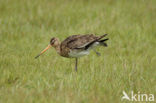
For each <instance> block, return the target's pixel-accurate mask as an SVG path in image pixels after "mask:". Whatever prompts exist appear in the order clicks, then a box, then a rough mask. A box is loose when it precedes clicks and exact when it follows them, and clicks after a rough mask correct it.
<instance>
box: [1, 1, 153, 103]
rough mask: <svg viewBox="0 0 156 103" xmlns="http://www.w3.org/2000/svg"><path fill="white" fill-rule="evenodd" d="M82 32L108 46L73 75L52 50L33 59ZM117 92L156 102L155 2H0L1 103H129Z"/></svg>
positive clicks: (71, 63) (71, 62) (84, 59)
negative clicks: (144, 96)
mask: <svg viewBox="0 0 156 103" xmlns="http://www.w3.org/2000/svg"><path fill="white" fill-rule="evenodd" d="M87 33H95V34H97V35H101V34H104V33H108V34H109V38H110V40H109V41H108V47H107V48H98V51H99V52H100V53H101V56H100V57H98V56H96V54H95V53H94V52H91V54H90V55H89V56H85V57H82V58H81V59H80V60H79V65H78V72H77V73H76V72H75V71H74V63H75V61H74V60H73V59H66V58H63V57H60V56H58V55H57V53H56V51H54V49H51V50H48V51H47V53H45V54H44V55H42V56H41V57H40V58H39V59H34V57H35V56H36V55H37V54H38V53H39V52H40V51H41V50H42V49H44V48H45V47H46V46H47V45H48V43H49V40H50V38H51V37H58V38H60V40H63V39H65V38H66V37H68V36H70V35H73V34H87ZM123 90H124V91H126V92H127V93H128V94H130V92H131V91H134V92H135V93H138V92H139V91H140V93H147V94H149V93H152V94H155V96H156V1H155V0H55V1H54V0H0V103H50V102H51V103H121V102H125V103H130V102H129V101H126V100H124V101H121V97H122V91H123ZM155 99H156V98H155ZM155 101H156V100H155Z"/></svg>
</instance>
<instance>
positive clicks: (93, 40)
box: [35, 34, 108, 71]
mask: <svg viewBox="0 0 156 103" xmlns="http://www.w3.org/2000/svg"><path fill="white" fill-rule="evenodd" d="M106 35H107V34H104V35H102V36H96V35H94V34H85V35H72V36H69V37H68V38H66V39H65V40H64V41H63V42H61V43H60V41H59V39H58V38H55V37H53V38H52V39H51V40H50V44H49V45H48V46H47V48H45V49H44V50H43V51H42V52H41V53H40V54H39V55H37V56H36V57H35V58H38V57H39V56H40V55H41V54H43V53H44V52H45V51H47V50H48V49H49V48H50V47H54V48H55V49H56V51H57V53H58V54H59V55H60V56H63V57H67V58H75V60H76V62H75V70H76V71H77V63H78V58H79V57H82V56H84V55H88V54H89V52H90V50H94V52H95V53H96V54H97V55H100V53H98V52H97V51H96V50H95V47H97V46H105V47H106V46H107V44H106V42H105V41H107V40H108V38H106V39H102V38H104V37H105V36H106Z"/></svg>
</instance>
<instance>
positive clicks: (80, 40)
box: [66, 34, 99, 49]
mask: <svg viewBox="0 0 156 103" xmlns="http://www.w3.org/2000/svg"><path fill="white" fill-rule="evenodd" d="M98 38H99V37H97V36H95V35H93V34H86V35H75V36H74V37H72V38H70V37H69V38H68V39H67V41H68V42H67V45H66V46H67V47H68V48H70V49H78V48H83V47H85V46H86V45H88V44H89V43H91V42H93V41H94V40H96V39H98ZM69 39H70V40H69Z"/></svg>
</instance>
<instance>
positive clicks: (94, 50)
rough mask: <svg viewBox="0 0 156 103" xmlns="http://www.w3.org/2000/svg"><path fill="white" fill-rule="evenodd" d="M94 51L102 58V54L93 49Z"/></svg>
mask: <svg viewBox="0 0 156 103" xmlns="http://www.w3.org/2000/svg"><path fill="white" fill-rule="evenodd" d="M93 51H94V52H95V53H96V55H97V56H101V54H100V53H99V52H97V51H96V50H95V49H93Z"/></svg>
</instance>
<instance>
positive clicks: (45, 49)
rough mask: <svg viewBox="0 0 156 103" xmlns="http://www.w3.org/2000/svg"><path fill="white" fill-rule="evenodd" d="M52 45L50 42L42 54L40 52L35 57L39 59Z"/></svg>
mask: <svg viewBox="0 0 156 103" xmlns="http://www.w3.org/2000/svg"><path fill="white" fill-rule="evenodd" d="M50 47H51V45H50V44H49V45H48V46H47V47H46V48H45V49H44V50H43V51H42V52H41V53H40V54H38V55H37V56H36V57H35V59H37V58H38V57H39V56H40V55H42V54H43V53H44V52H46V51H47V50H48V49H49V48H50Z"/></svg>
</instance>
